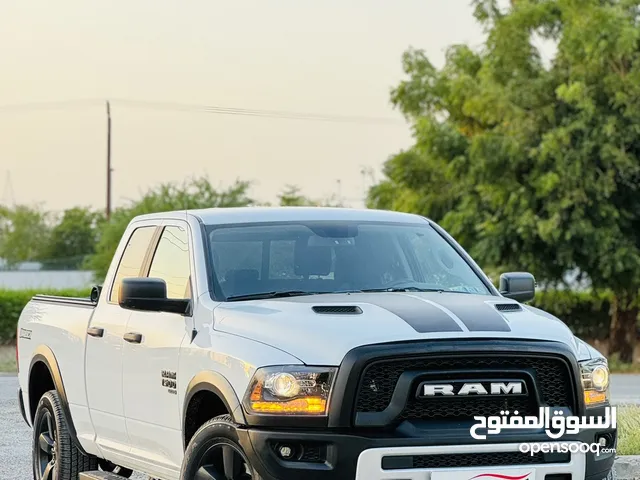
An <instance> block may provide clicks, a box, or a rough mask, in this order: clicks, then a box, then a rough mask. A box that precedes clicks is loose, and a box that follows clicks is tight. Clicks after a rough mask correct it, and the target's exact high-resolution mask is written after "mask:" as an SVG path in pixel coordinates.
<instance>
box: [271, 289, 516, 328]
mask: <svg viewBox="0 0 640 480" xmlns="http://www.w3.org/2000/svg"><path fill="white" fill-rule="evenodd" d="M497 298H498V297H487V296H479V295H470V294H466V293H417V292H416V293H413V292H411V293H400V292H397V293H352V294H344V293H343V294H327V295H313V296H304V297H292V298H287V299H286V301H288V302H296V303H312V304H316V305H326V304H332V303H335V304H350V305H362V304H366V303H369V304H371V305H375V306H377V307H380V308H383V309H385V310H387V311H389V312H391V313H393V314H394V315H396V316H397V317H399V318H401V319H402V320H404V321H405V322H407V323H408V324H409V325H410V326H411V327H413V329H414V330H415V331H416V332H418V333H437V332H464V331H465V328H464V327H466V329H468V330H469V331H470V332H510V331H511V328H510V327H509V323H508V322H507V320H505V318H504V317H503V316H502V315H501V314H500V313H499V312H498V311H497V310H496V309H495V308H494V307H493V306H492V305H489V304H487V303H486V301H487V300H490V299H497ZM279 300H280V299H279ZM365 313H366V310H365ZM461 325H462V326H461Z"/></svg>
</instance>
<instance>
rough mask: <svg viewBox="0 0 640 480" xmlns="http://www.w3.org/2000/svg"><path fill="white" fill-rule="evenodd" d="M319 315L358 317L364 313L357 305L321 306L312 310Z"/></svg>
mask: <svg viewBox="0 0 640 480" xmlns="http://www.w3.org/2000/svg"><path fill="white" fill-rule="evenodd" d="M311 309H312V310H313V311H314V312H316V313H319V314H323V313H324V314H331V313H333V314H351V315H358V314H360V313H362V310H361V309H360V307H358V306H355V305H320V306H315V307H312V308H311Z"/></svg>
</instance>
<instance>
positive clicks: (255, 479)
mask: <svg viewBox="0 0 640 480" xmlns="http://www.w3.org/2000/svg"><path fill="white" fill-rule="evenodd" d="M180 478H181V479H182V480H192V479H194V478H197V479H198V480H261V478H260V476H259V475H258V474H257V473H256V471H255V470H254V469H253V467H252V466H251V463H250V462H249V459H248V458H247V456H246V454H245V453H244V451H243V450H242V447H241V446H240V442H239V441H238V433H237V431H236V424H235V423H234V422H233V420H232V419H231V417H230V416H229V415H222V416H219V417H216V418H214V419H213V420H209V421H208V422H206V423H205V424H204V425H202V427H200V428H199V429H198V431H197V432H196V433H195V435H194V436H193V438H192V439H191V441H190V442H189V446H188V447H187V451H186V452H185V455H184V460H183V462H182V470H181V472H180Z"/></svg>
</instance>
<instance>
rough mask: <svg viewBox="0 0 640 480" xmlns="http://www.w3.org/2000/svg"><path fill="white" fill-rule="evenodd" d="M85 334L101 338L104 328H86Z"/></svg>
mask: <svg viewBox="0 0 640 480" xmlns="http://www.w3.org/2000/svg"><path fill="white" fill-rule="evenodd" d="M87 334H88V335H91V336H92V337H102V336H103V335H104V328H100V327H89V328H87Z"/></svg>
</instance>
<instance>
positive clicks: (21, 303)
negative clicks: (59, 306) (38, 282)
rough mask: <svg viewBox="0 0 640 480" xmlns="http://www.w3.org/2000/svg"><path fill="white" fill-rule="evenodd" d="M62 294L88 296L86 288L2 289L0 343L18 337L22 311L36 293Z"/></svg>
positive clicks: (12, 340)
mask: <svg viewBox="0 0 640 480" xmlns="http://www.w3.org/2000/svg"><path fill="white" fill-rule="evenodd" d="M37 293H41V294H46V295H61V296H65V297H88V296H89V294H90V293H91V291H90V290H89V289H85V290H0V345H2V344H7V343H12V342H14V341H15V339H16V327H17V324H18V319H19V318H20V312H22V309H23V308H24V307H25V305H26V304H27V303H28V302H29V300H30V299H31V297H33V296H34V295H35V294H37Z"/></svg>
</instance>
